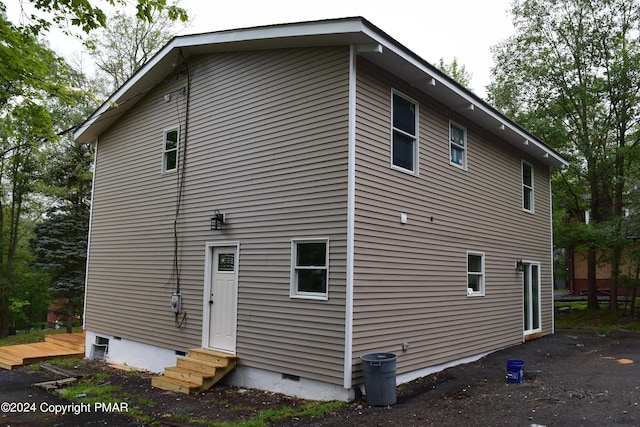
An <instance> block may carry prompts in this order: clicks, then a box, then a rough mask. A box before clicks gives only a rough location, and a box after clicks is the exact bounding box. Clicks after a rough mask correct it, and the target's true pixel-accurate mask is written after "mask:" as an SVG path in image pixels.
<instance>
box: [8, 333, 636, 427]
mask: <svg viewBox="0 0 640 427" xmlns="http://www.w3.org/2000/svg"><path fill="white" fill-rule="evenodd" d="M508 359H522V360H524V361H525V364H526V365H525V375H524V379H525V381H524V383H523V384H509V383H507V382H506V380H505V374H506V372H505V371H506V360H508ZM639 361H640V332H614V333H609V334H606V335H605V334H599V333H597V332H593V331H564V330H561V331H557V332H556V334H555V335H553V336H548V337H544V338H541V339H539V340H535V341H531V342H528V343H526V344H522V345H518V346H514V347H511V348H508V349H504V350H501V351H498V352H495V353H492V354H490V355H488V356H486V357H484V358H482V359H480V360H478V361H476V362H473V363H470V364H466V365H460V366H456V367H453V368H449V369H447V370H445V371H442V372H440V373H437V374H434V375H430V376H428V377H425V378H422V379H419V380H416V381H413V382H411V383H408V384H404V385H401V386H399V387H398V402H397V404H395V405H393V406H390V407H371V406H369V405H367V403H366V399H365V398H361V399H359V400H357V401H355V402H351V403H349V404H346V405H345V406H344V407H343V408H341V409H339V410H337V411H335V412H333V413H330V414H328V415H324V416H322V417H307V416H294V417H289V418H286V419H285V420H283V421H282V420H281V421H277V422H270V421H264V420H265V419H266V418H264V417H262V418H261V414H264V413H265V412H262V411H265V410H269V409H282V408H295V407H300V405H303V404H304V401H302V400H299V399H293V398H289V397H286V396H283V395H280V394H274V393H264V392H258V391H255V390H244V389H238V388H232V387H229V386H225V385H217V386H215V387H213V388H212V389H211V390H208V391H206V392H204V393H199V394H196V395H189V396H187V395H182V394H177V393H173V392H167V391H163V390H158V389H154V388H152V387H151V385H150V377H149V376H148V375H146V374H141V373H127V372H125V371H121V370H114V369H113V368H109V367H108V366H107V365H106V364H104V363H101V362H92V361H83V362H82V363H80V364H79V365H78V366H77V367H76V368H75V371H76V373H82V374H84V375H86V376H91V375H94V376H95V375H97V374H99V373H100V372H108V373H109V375H108V376H105V375H102V376H101V377H106V379H105V380H104V383H105V384H106V385H117V386H119V387H120V388H121V399H122V400H121V401H122V402H126V403H127V405H128V406H129V407H135V408H136V409H135V411H136V412H137V413H138V414H142V418H138V420H136V419H132V418H123V417H122V416H121V415H119V414H105V413H102V414H93V415H94V416H96V417H97V416H98V415H101V418H100V419H92V418H91V415H92V414H87V413H84V414H80V415H75V414H67V415H65V416H64V417H63V416H54V415H51V414H22V415H21V414H15V413H14V414H7V413H4V414H3V413H2V412H0V426H9V425H10V426H30V425H34V426H74V425H120V426H124V425H132V426H133V425H158V426H195V425H199V426H202V425H210V426H216V425H217V424H218V423H223V422H236V423H239V422H242V421H247V420H252V421H253V423H247V424H246V425H250V426H258V425H265V426H269V425H271V426H291V427H301V426H305V427H309V426H354V427H365V426H366V427H371V426H405V427H409V426H483V427H486V426H526V427H532V426H533V427H539V426H572V427H573V426H598V427H601V426H638V425H640V369H639V365H638V362H639ZM29 369H30V368H23V369H21V370H20V371H23V372H22V373H19V372H18V371H11V372H9V371H4V372H9V373H8V374H6V373H3V372H0V402H1V401H6V400H7V398H10V399H20V397H16V396H20V394H19V393H26V394H25V396H28V397H25V398H24V399H30V400H33V401H42V400H43V399H44V400H45V401H50V402H56V401H57V400H56V399H58V397H55V396H54V395H52V394H51V392H50V393H49V394H47V393H46V392H44V391H41V390H40V389H36V388H35V387H33V386H31V385H30V384H33V383H34V382H38V381H40V380H42V377H43V376H44V377H46V376H47V375H44V374H43V372H42V371H39V372H35V373H34V372H33V369H31V370H29ZM10 375H14V377H13V378H16V379H15V380H9V379H8V378H12V377H10ZM29 376H32V377H33V378H32V380H31V379H30V377H29ZM49 376H50V375H49ZM22 377H26V378H25V379H22V380H21V381H22V382H20V381H17V378H22ZM12 384H13V385H12ZM19 384H29V385H24V386H21V385H19ZM20 387H23V388H24V390H22V389H21V388H20ZM11 392H13V393H14V394H10V393H11ZM15 393H18V394H15ZM9 396H11V397H9ZM89 397H90V396H86V398H89ZM83 398H84V397H80V398H79V399H78V402H81V401H82V399H83ZM52 399H53V400H52ZM61 401H62V402H65V401H64V400H61ZM25 415H27V416H25ZM111 415H113V416H114V417H116V418H113V419H111V418H109V416H111ZM140 420H143V421H140ZM259 420H262V421H263V424H259V422H258V421H259ZM94 422H95V423H94Z"/></svg>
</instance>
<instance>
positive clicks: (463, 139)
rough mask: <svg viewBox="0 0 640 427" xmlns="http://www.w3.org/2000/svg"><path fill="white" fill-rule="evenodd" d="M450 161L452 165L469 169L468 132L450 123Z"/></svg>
mask: <svg viewBox="0 0 640 427" xmlns="http://www.w3.org/2000/svg"><path fill="white" fill-rule="evenodd" d="M449 153H450V157H449V161H450V162H451V164H452V165H455V166H458V167H461V168H462V169H466V168H467V130H466V129H465V128H463V127H462V126H459V125H457V124H456V123H453V122H449Z"/></svg>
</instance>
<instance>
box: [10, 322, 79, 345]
mask: <svg viewBox="0 0 640 427" xmlns="http://www.w3.org/2000/svg"><path fill="white" fill-rule="evenodd" d="M73 332H74V333H78V332H82V327H81V326H78V327H76V328H73ZM66 333H67V330H66V328H65V329H43V330H40V331H33V332H27V333H24V334H18V335H10V336H8V337H6V338H2V339H0V347H3V346H5V345H18V344H31V343H34V342H41V341H44V337H45V336H47V335H55V334H66Z"/></svg>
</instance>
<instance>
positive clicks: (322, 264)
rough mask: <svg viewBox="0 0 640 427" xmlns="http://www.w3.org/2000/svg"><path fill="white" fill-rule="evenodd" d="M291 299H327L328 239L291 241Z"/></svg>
mask: <svg viewBox="0 0 640 427" xmlns="http://www.w3.org/2000/svg"><path fill="white" fill-rule="evenodd" d="M290 296H291V297H292V298H308V299H321V300H327V299H328V298H329V239H295V240H292V241H291V294H290Z"/></svg>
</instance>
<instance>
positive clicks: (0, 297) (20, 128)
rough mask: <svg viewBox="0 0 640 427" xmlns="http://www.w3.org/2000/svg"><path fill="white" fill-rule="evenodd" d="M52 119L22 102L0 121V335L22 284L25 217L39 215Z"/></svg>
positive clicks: (37, 107) (43, 109)
mask: <svg viewBox="0 0 640 427" xmlns="http://www.w3.org/2000/svg"><path fill="white" fill-rule="evenodd" d="M52 129H53V125H52V123H51V116H50V115H49V114H48V111H47V110H46V109H45V108H44V107H43V106H41V105H39V104H36V103H33V102H22V103H20V104H18V105H16V106H14V107H13V108H12V109H11V110H8V111H5V116H4V117H1V118H0V150H1V151H0V179H1V181H0V336H1V337H4V336H6V335H7V334H8V331H9V304H10V297H11V294H12V292H13V290H14V289H15V287H16V286H17V285H18V284H19V283H20V282H21V280H20V275H19V274H18V273H19V269H18V268H17V265H18V259H19V257H18V253H19V252H18V251H19V248H20V243H21V241H22V240H23V237H24V236H25V229H24V227H23V226H22V224H23V221H24V220H25V219H26V218H31V220H33V219H34V218H35V216H36V215H37V214H38V209H37V207H38V206H39V203H38V200H36V199H35V198H34V197H33V190H34V188H35V187H34V185H35V184H34V183H35V182H36V181H37V179H38V175H39V171H40V166H41V157H40V150H39V147H40V146H41V144H42V143H43V142H44V141H46V140H50V139H54V138H55V137H56V135H55V134H54V133H53V131H52Z"/></svg>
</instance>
